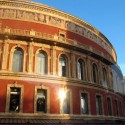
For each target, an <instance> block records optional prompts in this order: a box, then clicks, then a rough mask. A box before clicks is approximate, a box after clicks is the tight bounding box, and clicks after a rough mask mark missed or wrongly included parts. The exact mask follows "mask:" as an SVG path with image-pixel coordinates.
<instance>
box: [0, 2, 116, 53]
mask: <svg viewBox="0 0 125 125" xmlns="http://www.w3.org/2000/svg"><path fill="white" fill-rule="evenodd" d="M0 4H1V5H2V6H1V8H0V18H4V19H16V20H23V21H30V22H37V23H41V24H47V25H51V26H55V27H59V28H62V29H65V30H69V31H71V32H74V33H76V34H79V35H82V36H84V37H86V38H88V39H90V40H92V41H94V42H96V43H97V44H98V45H99V46H101V47H103V48H104V49H105V50H106V51H108V52H109V53H110V54H111V55H115V51H114V49H113V47H112V45H111V44H110V43H109V41H108V40H107V39H106V38H105V37H104V36H103V34H101V36H100V32H99V31H98V30H97V29H95V28H94V27H92V26H91V25H89V24H87V23H86V22H84V21H82V20H80V19H78V18H76V17H74V16H71V15H69V14H66V13H63V12H60V11H57V10H55V9H53V8H49V7H46V6H44V5H39V6H38V4H37V6H35V5H32V4H30V3H25V2H23V3H21V2H18V3H17V2H12V1H11V2H8V1H7V2H5V1H1V2H0ZM20 5H21V6H20ZM8 31H9V29H8ZM30 35H33V36H34V35H35V31H34V30H32V31H31V32H30Z"/></svg>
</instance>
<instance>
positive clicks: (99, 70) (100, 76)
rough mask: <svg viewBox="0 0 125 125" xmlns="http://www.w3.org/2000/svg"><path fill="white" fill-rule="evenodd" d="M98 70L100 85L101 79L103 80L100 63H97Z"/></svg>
mask: <svg viewBox="0 0 125 125" xmlns="http://www.w3.org/2000/svg"><path fill="white" fill-rule="evenodd" d="M98 64H99V65H98V66H99V68H98V77H99V84H100V85H102V79H103V74H102V65H101V62H100V61H99V63H98Z"/></svg>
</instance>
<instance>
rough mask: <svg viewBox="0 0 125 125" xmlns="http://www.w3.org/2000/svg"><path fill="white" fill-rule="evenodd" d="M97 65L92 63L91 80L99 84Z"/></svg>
mask: <svg viewBox="0 0 125 125" xmlns="http://www.w3.org/2000/svg"><path fill="white" fill-rule="evenodd" d="M98 77H99V75H98V66H97V65H96V63H92V82H93V83H96V84H99V78H98Z"/></svg>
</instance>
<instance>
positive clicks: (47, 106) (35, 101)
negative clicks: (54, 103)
mask: <svg viewBox="0 0 125 125" xmlns="http://www.w3.org/2000/svg"><path fill="white" fill-rule="evenodd" d="M38 89H43V90H46V96H47V99H46V112H42V111H37V90H38ZM34 113H38V114H39V113H41V114H47V113H50V91H49V88H48V87H47V86H44V85H39V86H35V93H34Z"/></svg>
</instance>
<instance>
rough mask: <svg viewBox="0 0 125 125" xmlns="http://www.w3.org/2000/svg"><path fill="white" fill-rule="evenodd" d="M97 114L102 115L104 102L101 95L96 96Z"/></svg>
mask: <svg viewBox="0 0 125 125" xmlns="http://www.w3.org/2000/svg"><path fill="white" fill-rule="evenodd" d="M96 112H97V115H102V100H101V96H99V95H97V96H96Z"/></svg>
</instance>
